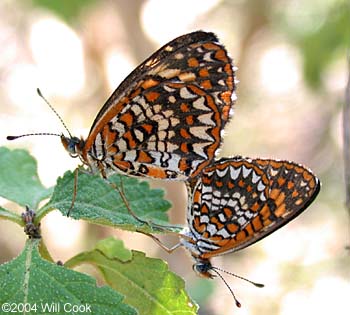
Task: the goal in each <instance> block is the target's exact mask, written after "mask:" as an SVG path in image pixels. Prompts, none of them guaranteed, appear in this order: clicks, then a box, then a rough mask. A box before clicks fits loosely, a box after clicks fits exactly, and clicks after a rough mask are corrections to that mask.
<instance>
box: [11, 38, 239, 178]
mask: <svg viewBox="0 0 350 315" xmlns="http://www.w3.org/2000/svg"><path fill="white" fill-rule="evenodd" d="M234 71H235V68H234V67H233V64H232V60H231V58H230V57H229V56H228V54H227V51H226V49H225V48H224V46H223V45H222V44H220V43H219V41H218V38H217V37H216V35H214V34H213V33H208V32H203V31H197V32H193V33H189V34H186V35H183V36H180V37H178V38H176V39H174V40H172V41H171V42H169V43H167V44H165V45H164V46H163V47H161V48H160V49H159V50H158V51H156V52H155V53H154V54H153V55H152V56H150V57H149V58H148V59H146V60H145V61H144V62H143V63H142V64H141V65H139V66H138V67H137V68H136V69H135V70H134V71H133V72H131V74H130V75H129V76H128V77H127V78H126V79H125V80H124V81H123V82H122V83H121V84H120V85H119V87H118V88H117V89H116V90H115V91H114V93H113V94H112V95H111V96H110V98H109V99H108V100H107V101H106V103H105V104H104V105H103V107H102V108H101V110H100V112H99V113H98V114H97V116H96V118H95V120H94V122H93V124H92V127H91V129H90V132H89V135H88V137H87V139H86V140H84V139H82V138H81V139H79V138H77V137H72V136H71V135H70V136H69V137H67V136H64V135H59V136H60V137H61V142H62V144H63V146H64V147H65V149H66V150H67V151H68V152H69V153H70V155H71V156H72V157H79V158H80V160H81V161H82V163H83V164H84V165H86V166H88V168H89V169H90V170H91V171H92V172H96V171H97V172H100V173H101V175H102V176H103V177H104V178H106V177H107V176H108V175H110V174H111V173H121V174H125V175H132V176H143V177H149V178H156V179H176V180H187V179H188V178H190V177H195V176H197V175H198V174H199V173H200V172H201V171H202V169H203V168H204V167H206V166H207V165H209V164H210V162H211V161H212V160H213V158H214V156H215V153H216V151H217V149H218V148H219V146H220V144H221V133H222V131H223V129H224V127H225V124H226V123H227V121H228V120H229V118H230V116H231V115H232V112H233V109H232V106H233V103H234V100H235V99H236V95H235V79H234ZM39 94H40V91H39ZM41 96H42V95H41ZM55 135H57V134H55ZM15 138H17V137H13V136H9V137H8V139H10V140H13V139H15Z"/></svg>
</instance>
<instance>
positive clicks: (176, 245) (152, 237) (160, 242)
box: [140, 231, 182, 254]
mask: <svg viewBox="0 0 350 315" xmlns="http://www.w3.org/2000/svg"><path fill="white" fill-rule="evenodd" d="M140 233H142V234H145V235H147V236H148V237H150V238H151V239H152V240H153V241H155V242H156V243H157V244H158V245H159V246H160V247H161V248H162V249H163V250H165V251H166V252H167V253H168V254H171V253H172V252H173V251H175V250H176V249H178V248H179V247H180V246H182V244H181V243H177V244H175V245H174V246H173V247H168V246H166V245H165V244H164V243H163V242H162V241H161V240H160V239H159V238H158V237H155V236H154V235H153V234H150V233H146V232H141V231H140Z"/></svg>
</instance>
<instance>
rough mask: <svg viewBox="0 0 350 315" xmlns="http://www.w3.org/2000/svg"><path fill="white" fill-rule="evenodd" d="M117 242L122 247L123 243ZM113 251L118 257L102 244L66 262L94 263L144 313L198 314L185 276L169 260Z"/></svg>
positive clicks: (69, 264) (131, 303)
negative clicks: (180, 274)
mask: <svg viewBox="0 0 350 315" xmlns="http://www.w3.org/2000/svg"><path fill="white" fill-rule="evenodd" d="M114 241H115V242H116V240H114ZM108 242H111V239H109V240H108ZM116 246H117V247H119V248H120V244H117V245H116ZM109 248H111V246H109ZM113 252H114V258H110V255H111V251H110V249H107V250H106V251H103V250H101V247H100V246H98V248H96V249H94V250H92V251H89V252H85V253H81V254H79V255H77V256H75V257H73V258H72V259H71V260H69V261H68V262H67V263H66V264H67V265H68V266H70V267H71V266H75V265H79V264H82V263H90V264H92V265H94V266H95V267H96V268H97V269H99V270H100V271H101V273H102V275H103V277H104V279H105V281H106V282H107V283H108V284H109V285H110V286H111V287H112V288H114V289H115V290H117V291H118V292H121V293H122V294H124V295H125V302H126V303H128V304H130V305H132V306H134V307H135V308H136V309H137V310H138V312H139V314H141V315H149V314H152V315H166V314H167V315H171V314H177V315H178V314H181V315H194V314H197V310H198V307H197V305H196V304H195V303H194V302H193V301H192V300H191V298H190V297H189V296H188V295H187V293H186V292H185V289H184V287H185V283H184V280H183V279H181V278H180V277H179V276H177V275H175V274H174V273H172V272H171V271H169V268H168V265H167V263H165V262H164V261H162V260H161V259H154V258H148V257H145V254H144V253H141V252H138V251H132V258H131V259H130V260H128V261H124V260H122V259H120V258H119V252H120V253H122V254H121V257H122V258H123V250H121V251H119V252H118V251H114V250H113Z"/></svg>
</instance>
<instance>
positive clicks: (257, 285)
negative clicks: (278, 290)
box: [211, 267, 265, 288]
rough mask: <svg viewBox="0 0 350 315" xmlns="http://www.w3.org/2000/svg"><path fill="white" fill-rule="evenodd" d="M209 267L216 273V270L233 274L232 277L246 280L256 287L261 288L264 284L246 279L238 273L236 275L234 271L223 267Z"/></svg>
mask: <svg viewBox="0 0 350 315" xmlns="http://www.w3.org/2000/svg"><path fill="white" fill-rule="evenodd" d="M211 269H212V270H214V271H216V273H217V272H218V271H221V272H225V273H227V274H228V275H231V276H234V277H236V278H238V279H241V280H244V281H247V282H249V283H251V284H252V285H255V286H256V287H258V288H263V287H264V286H265V285H264V284H262V283H257V282H254V281H251V280H249V279H247V278H244V277H241V276H239V275H236V274H234V273H232V272H229V271H226V270H223V269H221V268H218V267H211Z"/></svg>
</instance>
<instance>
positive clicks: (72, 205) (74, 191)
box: [67, 167, 79, 217]
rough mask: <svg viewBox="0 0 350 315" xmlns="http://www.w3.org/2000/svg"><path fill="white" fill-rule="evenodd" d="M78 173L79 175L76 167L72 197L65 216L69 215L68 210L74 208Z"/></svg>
mask: <svg viewBox="0 0 350 315" xmlns="http://www.w3.org/2000/svg"><path fill="white" fill-rule="evenodd" d="M78 175H79V168H78V167H77V168H76V169H75V171H74V186H73V197H72V202H71V205H70V207H69V209H68V211H67V217H69V215H70V212H71V211H72V209H73V208H74V203H75V200H76V199H77V192H78Z"/></svg>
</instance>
